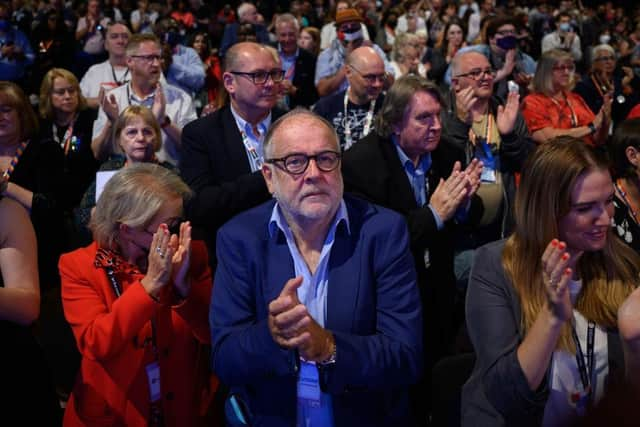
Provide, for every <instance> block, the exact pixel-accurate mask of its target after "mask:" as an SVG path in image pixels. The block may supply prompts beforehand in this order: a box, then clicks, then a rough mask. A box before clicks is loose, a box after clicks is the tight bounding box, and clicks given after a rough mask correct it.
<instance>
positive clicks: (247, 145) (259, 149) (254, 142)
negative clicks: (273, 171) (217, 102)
mask: <svg viewBox="0 0 640 427" xmlns="http://www.w3.org/2000/svg"><path fill="white" fill-rule="evenodd" d="M231 114H233V118H234V119H236V125H237V126H238V131H239V132H240V137H241V138H242V143H243V145H244V149H245V151H246V153H247V158H248V159H249V164H250V166H251V172H256V171H259V170H260V169H261V168H262V163H263V162H264V149H263V142H264V136H265V134H266V133H267V129H269V126H270V125H271V113H269V114H268V115H267V117H266V118H265V119H264V120H262V121H261V122H260V123H258V126H257V128H258V132H260V135H259V136H258V135H256V134H255V133H253V127H252V126H251V123H249V122H247V121H246V120H245V119H243V118H242V117H240V114H238V113H237V112H236V111H235V110H234V109H233V105H231Z"/></svg>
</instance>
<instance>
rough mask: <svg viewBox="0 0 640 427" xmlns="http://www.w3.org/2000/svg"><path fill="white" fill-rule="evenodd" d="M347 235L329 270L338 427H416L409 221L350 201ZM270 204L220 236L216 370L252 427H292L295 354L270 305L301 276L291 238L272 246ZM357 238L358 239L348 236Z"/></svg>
mask: <svg viewBox="0 0 640 427" xmlns="http://www.w3.org/2000/svg"><path fill="white" fill-rule="evenodd" d="M345 202H346V206H347V212H348V216H349V230H347V227H346V226H345V224H344V223H341V224H340V225H339V227H338V229H337V232H336V237H335V242H334V245H333V248H332V251H331V255H330V260H329V291H328V296H327V319H326V322H325V326H326V328H327V329H329V330H331V332H332V333H333V334H334V336H335V341H336V348H337V357H336V363H335V364H333V365H330V366H329V367H327V368H322V369H321V375H320V382H321V387H322V389H323V390H324V391H325V392H328V393H330V394H331V395H332V399H333V412H334V420H335V425H336V426H337V427H338V426H353V425H367V426H389V425H403V426H405V425H411V424H412V423H413V420H412V419H411V416H410V414H409V405H408V399H407V389H408V385H410V384H412V383H414V382H416V381H417V379H418V378H419V377H420V374H421V370H422V359H423V357H422V342H421V337H422V330H421V328H422V323H421V322H422V321H421V315H422V314H421V307H420V297H419V294H418V288H417V285H416V273H415V268H414V263H413V259H412V257H411V252H410V251H409V236H408V231H407V226H406V223H405V221H404V220H403V218H402V217H401V216H400V215H398V214H397V213H394V212H392V211H390V210H388V209H385V208H382V207H380V206H377V205H372V204H369V203H367V202H365V201H363V200H360V199H356V198H353V197H349V196H345ZM274 203H275V202H274V201H269V202H267V203H265V204H263V205H261V206H258V207H257V208H254V209H252V210H249V211H247V212H244V213H242V214H240V215H238V216H237V217H235V218H234V219H232V220H231V221H230V222H228V223H227V224H225V225H224V226H223V227H222V228H221V229H220V231H219V232H218V237H217V252H218V254H217V255H218V268H217V271H216V275H215V281H214V283H215V286H214V289H213V294H212V299H211V311H210V314H209V321H210V324H211V334H212V347H213V369H214V371H215V373H216V374H217V375H218V376H219V378H220V379H221V381H222V382H223V383H225V384H227V385H228V386H230V387H231V390H232V391H233V392H235V393H238V394H239V395H240V396H242V398H243V399H244V401H245V403H247V405H248V407H249V409H250V412H251V413H252V415H253V425H256V426H257V425H260V426H293V425H295V421H296V380H297V370H298V356H297V352H295V351H292V350H286V349H283V348H281V347H279V346H278V345H277V344H276V343H275V342H274V341H273V339H272V337H271V334H270V332H269V327H268V322H267V316H268V305H269V303H270V302H271V301H272V300H274V299H275V298H277V297H278V295H279V294H280V292H281V290H282V288H283V286H284V284H285V283H286V282H287V280H289V279H290V278H292V277H294V276H295V272H294V271H295V270H294V265H293V260H292V258H291V255H290V253H289V248H288V246H287V242H286V239H285V236H284V234H283V233H282V232H281V231H280V230H278V231H277V232H276V233H274V236H273V237H271V236H270V235H269V231H268V221H269V218H270V216H271V212H272V210H273V207H274ZM349 231H350V232H349Z"/></svg>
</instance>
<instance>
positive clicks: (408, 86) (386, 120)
mask: <svg viewBox="0 0 640 427" xmlns="http://www.w3.org/2000/svg"><path fill="white" fill-rule="evenodd" d="M418 92H426V93H428V94H429V95H431V96H433V97H434V98H435V99H436V101H438V103H439V104H442V95H441V94H440V90H439V89H438V86H436V85H435V84H434V83H432V82H430V81H428V80H427V79H425V78H423V77H420V76H416V75H415V74H407V75H406V76H402V77H400V78H399V79H398V80H396V81H395V83H393V85H392V86H391V88H389V90H388V91H387V95H386V96H385V98H384V102H383V103H382V107H380V111H378V115H377V116H376V122H375V125H376V131H377V132H378V134H379V135H380V136H382V137H384V138H388V137H389V136H391V134H393V128H394V126H396V125H399V124H400V123H401V122H402V119H403V117H404V114H405V112H406V111H407V109H408V108H409V105H410V104H411V100H412V99H413V96H414V95H415V94H416V93H418Z"/></svg>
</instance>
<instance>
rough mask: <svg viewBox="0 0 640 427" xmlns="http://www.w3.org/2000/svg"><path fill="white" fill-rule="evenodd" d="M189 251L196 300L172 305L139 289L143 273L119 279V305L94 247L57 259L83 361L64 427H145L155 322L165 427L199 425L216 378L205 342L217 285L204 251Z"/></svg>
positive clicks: (198, 245) (199, 247) (67, 311)
mask: <svg viewBox="0 0 640 427" xmlns="http://www.w3.org/2000/svg"><path fill="white" fill-rule="evenodd" d="M192 245H193V246H192V253H191V277H192V281H193V284H192V287H191V293H190V294H189V297H188V298H187V299H186V300H185V301H184V302H182V303H180V304H179V305H175V306H171V305H163V304H159V303H156V302H155V301H154V300H153V299H151V297H149V295H148V294H147V293H146V292H145V290H144V289H143V287H142V284H141V283H140V280H141V279H142V278H143V277H144V276H143V275H142V274H128V273H127V274H118V273H116V276H117V278H118V281H119V284H120V287H121V289H122V290H123V292H122V295H121V296H120V298H116V295H115V293H114V290H113V288H112V286H111V282H110V281H109V279H108V278H107V275H106V272H105V271H104V270H103V269H102V268H99V267H95V266H94V259H95V256H96V252H97V250H98V246H97V244H96V243H95V242H94V243H92V244H91V245H89V246H87V247H86V248H82V249H78V250H76V251H73V252H71V253H68V254H64V255H63V256H62V257H61V258H60V263H59V267H60V275H61V278H62V303H63V307H64V314H65V317H66V319H67V321H68V322H69V324H70V325H71V328H72V329H73V333H74V335H75V338H76V342H77V345H78V349H79V350H80V353H81V354H82V363H81V366H80V372H79V373H78V377H77V378H76V383H75V385H74V387H73V391H72V393H71V396H70V398H69V401H68V403H67V407H66V409H65V414H64V425H65V426H91V427H94V426H127V427H137V426H140V427H143V426H144V427H147V425H148V417H149V413H150V405H149V387H148V382H147V375H146V370H145V367H146V365H147V364H148V363H151V362H153V360H154V355H153V351H152V346H151V345H150V344H148V340H149V338H150V337H151V319H155V321H156V330H157V332H156V336H157V349H158V358H159V364H160V378H161V379H160V382H161V393H162V398H161V402H162V407H163V413H164V417H165V425H166V426H198V425H201V420H200V419H199V416H198V414H199V409H200V407H199V405H200V404H201V403H202V397H203V392H204V391H205V389H206V386H207V385H208V384H209V379H210V375H211V374H210V371H209V366H207V365H208V364H207V363H206V360H208V357H207V356H208V355H207V354H204V351H206V348H207V347H205V346H203V345H201V343H209V342H210V336H211V335H210V333H209V321H208V314H209V302H210V296H211V287H212V279H211V271H210V269H209V267H208V261H207V252H206V248H205V245H204V244H203V243H202V242H193V243H192ZM145 339H146V340H147V341H145ZM145 342H147V344H145Z"/></svg>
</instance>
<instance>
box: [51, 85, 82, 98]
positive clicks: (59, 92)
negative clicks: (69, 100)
mask: <svg viewBox="0 0 640 427" xmlns="http://www.w3.org/2000/svg"><path fill="white" fill-rule="evenodd" d="M65 92H68V93H69V95H72V96H73V95H75V94H76V93H77V92H78V89H77V88H75V87H73V86H71V87H63V88H60V89H53V90H52V91H51V93H53V94H54V95H57V96H64V94H65Z"/></svg>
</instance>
